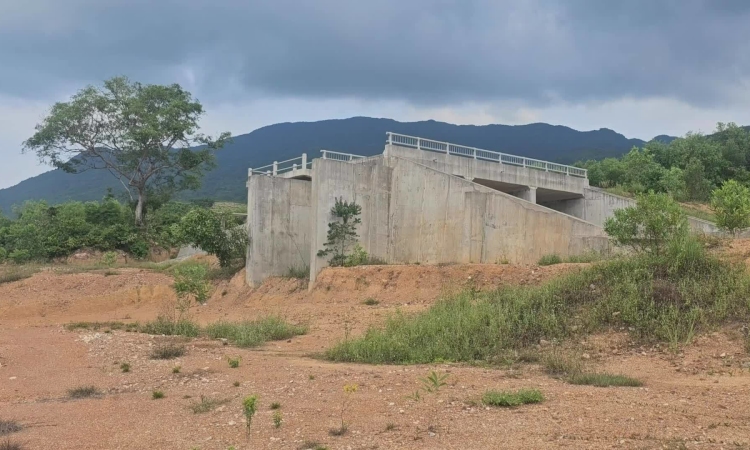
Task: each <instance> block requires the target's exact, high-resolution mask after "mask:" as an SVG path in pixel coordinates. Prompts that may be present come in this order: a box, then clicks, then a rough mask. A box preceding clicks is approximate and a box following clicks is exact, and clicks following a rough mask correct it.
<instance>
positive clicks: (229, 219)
mask: <svg viewBox="0 0 750 450" xmlns="http://www.w3.org/2000/svg"><path fill="white" fill-rule="evenodd" d="M132 213H133V211H132V205H127V204H124V203H122V202H120V201H118V200H116V199H115V198H114V197H112V196H111V195H107V196H106V197H105V198H104V199H103V200H101V201H98V202H94V201H92V202H85V203H84V202H67V203H62V204H60V205H55V206H50V205H49V204H47V203H46V202H43V201H39V202H26V203H25V204H23V205H22V206H20V207H18V208H16V210H15V219H10V218H7V217H5V216H3V215H2V214H0V263H2V262H4V261H6V260H8V261H10V262H14V263H27V262H30V261H40V262H41V261H49V260H51V259H53V258H59V257H66V256H69V255H71V254H73V253H75V252H76V251H78V250H81V249H91V250H98V251H101V252H111V251H116V250H119V251H122V252H125V253H126V254H128V255H130V256H131V257H134V258H145V257H146V256H148V254H149V252H150V251H151V249H153V248H161V249H174V248H176V247H179V246H181V245H185V244H193V245H196V246H198V247H201V248H203V249H204V250H206V251H207V252H209V253H212V254H216V255H217V256H219V259H220V261H221V263H222V265H223V266H225V265H226V266H228V265H233V266H239V265H241V263H242V262H243V258H244V253H245V239H246V237H245V236H246V233H244V231H242V227H241V223H242V221H243V217H242V216H238V215H233V214H231V213H229V212H226V211H225V210H224V209H206V208H204V207H202V206H199V205H197V204H195V203H183V202H167V203H163V204H157V203H154V204H153V205H152V206H151V207H150V208H149V209H148V210H147V215H146V216H145V221H144V226H143V227H136V226H135V225H134V223H133V220H132ZM195 217H200V218H202V219H203V220H200V221H196V220H192V218H195ZM209 225H210V227H209ZM207 227H208V228H207ZM206 232H209V233H208V234H207V233H206ZM206 236H208V237H206ZM106 256H110V259H111V257H114V256H115V255H105V257H106ZM110 265H111V264H110Z"/></svg>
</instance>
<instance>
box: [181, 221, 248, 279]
mask: <svg viewBox="0 0 750 450" xmlns="http://www.w3.org/2000/svg"><path fill="white" fill-rule="evenodd" d="M173 232H174V234H176V235H179V239H178V240H180V241H181V242H183V243H189V244H192V245H195V246H196V247H198V248H200V249H201V250H203V251H205V252H208V253H210V254H212V255H215V256H216V257H217V258H218V259H219V264H220V265H221V266H222V267H233V266H241V265H244V263H245V257H246V254H247V243H248V240H247V230H246V229H245V227H244V226H242V225H241V224H240V223H238V222H237V219H236V218H235V217H234V216H232V215H231V214H228V213H222V212H217V211H213V210H210V209H193V210H191V211H189V212H188V213H187V214H185V216H184V217H183V218H182V220H181V221H180V224H179V227H176V228H173Z"/></svg>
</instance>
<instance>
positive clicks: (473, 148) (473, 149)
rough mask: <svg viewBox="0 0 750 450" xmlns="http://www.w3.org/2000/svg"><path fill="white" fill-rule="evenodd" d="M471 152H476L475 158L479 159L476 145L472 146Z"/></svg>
mask: <svg viewBox="0 0 750 450" xmlns="http://www.w3.org/2000/svg"><path fill="white" fill-rule="evenodd" d="M471 152H472V153H473V154H474V159H477V149H476V148H475V147H472V148H471Z"/></svg>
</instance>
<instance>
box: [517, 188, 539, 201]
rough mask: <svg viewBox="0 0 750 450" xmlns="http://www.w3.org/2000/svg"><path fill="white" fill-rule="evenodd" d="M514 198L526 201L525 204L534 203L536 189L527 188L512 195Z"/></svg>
mask: <svg viewBox="0 0 750 450" xmlns="http://www.w3.org/2000/svg"><path fill="white" fill-rule="evenodd" d="M512 195H513V196H515V197H518V198H521V199H524V200H526V201H527V202H531V203H536V188H535V187H533V186H529V187H527V188H526V189H524V190H522V191H518V192H514V193H513V194H512Z"/></svg>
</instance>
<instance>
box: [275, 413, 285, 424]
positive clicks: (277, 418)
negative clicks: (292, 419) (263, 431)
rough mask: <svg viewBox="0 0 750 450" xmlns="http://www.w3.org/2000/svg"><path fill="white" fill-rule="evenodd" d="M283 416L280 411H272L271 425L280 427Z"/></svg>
mask: <svg viewBox="0 0 750 450" xmlns="http://www.w3.org/2000/svg"><path fill="white" fill-rule="evenodd" d="M283 420H284V419H283V418H282V415H281V411H274V413H273V426H274V427H275V428H279V427H281V423H282V422H283Z"/></svg>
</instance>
